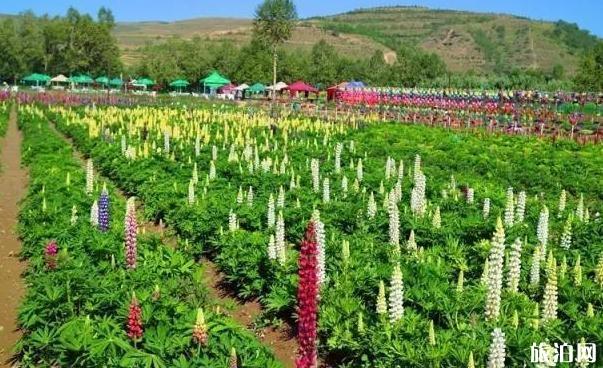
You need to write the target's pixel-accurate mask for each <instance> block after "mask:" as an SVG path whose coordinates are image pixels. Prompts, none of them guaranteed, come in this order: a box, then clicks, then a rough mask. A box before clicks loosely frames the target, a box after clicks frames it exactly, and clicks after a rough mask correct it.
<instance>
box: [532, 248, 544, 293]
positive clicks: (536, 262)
mask: <svg viewBox="0 0 603 368" xmlns="http://www.w3.org/2000/svg"><path fill="white" fill-rule="evenodd" d="M541 251H542V246H541V245H537V246H536V247H534V255H533V256H532V267H531V268H530V285H531V286H532V287H537V286H538V285H539V284H540V257H541Z"/></svg>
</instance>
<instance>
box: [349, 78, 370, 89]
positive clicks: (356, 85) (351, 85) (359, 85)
mask: <svg viewBox="0 0 603 368" xmlns="http://www.w3.org/2000/svg"><path fill="white" fill-rule="evenodd" d="M364 87H366V86H365V85H364V83H362V82H361V81H355V80H352V81H349V82H348V83H347V86H346V87H345V88H364Z"/></svg>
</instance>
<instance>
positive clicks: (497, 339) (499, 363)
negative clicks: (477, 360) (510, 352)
mask: <svg viewBox="0 0 603 368" xmlns="http://www.w3.org/2000/svg"><path fill="white" fill-rule="evenodd" d="M505 350H506V345H505V334H504V333H503V332H502V330H501V329H500V328H495V329H494V331H493V332H492V343H491V344H490V353H489V354H488V365H487V367H488V368H505Z"/></svg>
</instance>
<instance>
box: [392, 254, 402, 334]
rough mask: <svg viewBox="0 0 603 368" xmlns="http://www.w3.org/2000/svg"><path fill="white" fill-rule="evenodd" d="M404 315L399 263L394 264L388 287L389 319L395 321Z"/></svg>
mask: <svg viewBox="0 0 603 368" xmlns="http://www.w3.org/2000/svg"><path fill="white" fill-rule="evenodd" d="M403 315H404V283H403V281H402V271H401V270H400V265H399V264H397V265H395V266H394V271H393V272H392V279H391V283H390V287H389V319H390V321H392V322H397V321H399V320H400V319H402V316H403Z"/></svg>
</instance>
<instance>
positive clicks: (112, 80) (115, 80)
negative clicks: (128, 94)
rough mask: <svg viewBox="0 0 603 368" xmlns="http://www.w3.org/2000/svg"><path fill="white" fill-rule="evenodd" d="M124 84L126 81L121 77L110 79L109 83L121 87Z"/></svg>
mask: <svg viewBox="0 0 603 368" xmlns="http://www.w3.org/2000/svg"><path fill="white" fill-rule="evenodd" d="M123 84H124V81H122V80H121V79H119V78H113V79H111V80H110V81H109V85H110V86H113V87H121V86H122V85H123Z"/></svg>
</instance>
